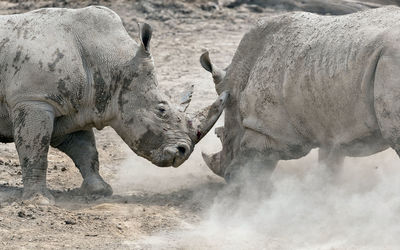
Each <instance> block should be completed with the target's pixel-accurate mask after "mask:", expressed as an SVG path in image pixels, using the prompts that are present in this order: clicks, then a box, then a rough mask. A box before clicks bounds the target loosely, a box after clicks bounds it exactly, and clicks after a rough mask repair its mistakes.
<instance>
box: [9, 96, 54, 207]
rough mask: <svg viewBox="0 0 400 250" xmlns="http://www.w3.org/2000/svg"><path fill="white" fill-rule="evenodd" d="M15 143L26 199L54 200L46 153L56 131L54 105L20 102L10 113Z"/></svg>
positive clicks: (44, 201) (41, 201) (23, 196)
mask: <svg viewBox="0 0 400 250" xmlns="http://www.w3.org/2000/svg"><path fill="white" fill-rule="evenodd" d="M11 117H12V120H13V129H14V140H15V146H16V148H17V151H18V156H19V160H20V164H21V168H22V181H23V184H24V189H23V195H22V198H23V199H31V198H35V200H36V201H37V202H39V203H48V202H53V201H54V198H53V196H52V195H51V194H50V192H49V191H48V189H47V187H46V171H47V153H48V150H49V145H50V139H51V134H52V131H53V122H54V111H53V108H52V107H51V106H50V105H48V104H46V103H42V102H36V101H31V102H25V103H18V104H17V105H15V106H14V108H13V109H12V112H11Z"/></svg>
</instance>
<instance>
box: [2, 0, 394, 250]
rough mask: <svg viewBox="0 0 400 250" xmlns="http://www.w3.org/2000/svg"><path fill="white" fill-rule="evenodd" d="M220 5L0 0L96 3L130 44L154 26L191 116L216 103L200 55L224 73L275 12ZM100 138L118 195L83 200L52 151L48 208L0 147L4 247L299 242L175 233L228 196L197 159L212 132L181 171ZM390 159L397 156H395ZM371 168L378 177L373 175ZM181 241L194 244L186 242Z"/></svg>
mask: <svg viewBox="0 0 400 250" xmlns="http://www.w3.org/2000/svg"><path fill="white" fill-rule="evenodd" d="M215 2H217V1H206V0H191V1H189V0H186V1H172V0H171V1H156V0H154V1H153V0H152V1H128V0H116V1H105V0H99V1H86V0H83V1H74V0H58V1H32V0H31V1H18V0H14V1H0V14H12V13H20V12H24V11H28V10H31V9H35V8H39V7H73V8H76V7H84V6H87V5H89V4H92V3H98V4H101V5H105V6H108V7H110V8H112V9H113V10H114V11H115V12H117V13H118V14H119V15H120V16H121V17H122V19H123V21H124V24H125V26H126V29H127V30H128V32H129V33H130V34H131V36H132V37H133V38H134V39H136V38H137V34H136V32H137V27H136V22H137V21H146V22H148V23H150V24H151V25H152V26H153V29H154V34H153V39H152V52H153V56H154V59H155V64H156V68H157V72H158V80H159V82H160V86H161V89H162V90H163V91H165V92H166V93H167V94H168V95H169V96H170V97H171V98H172V99H173V100H176V99H178V97H179V95H180V93H181V91H182V90H183V89H185V87H186V86H188V85H189V84H194V85H195V93H194V96H193V101H192V104H191V107H190V109H191V110H194V109H196V108H199V107H203V106H205V105H206V104H208V103H210V102H211V101H212V100H213V99H214V98H215V97H216V95H215V92H214V89H213V83H212V81H211V77H210V76H209V74H208V73H207V72H205V71H204V70H203V69H202V68H201V67H200V64H199V62H198V58H199V56H200V54H201V53H202V51H203V49H205V48H207V49H209V50H210V55H211V57H212V60H213V61H214V62H215V63H216V64H217V65H219V66H220V67H225V66H227V65H228V64H229V62H230V60H231V58H232V56H233V53H234V51H235V48H236V47H237V45H238V43H239V41H240V39H241V37H242V35H243V34H244V32H246V30H248V28H249V27H250V26H251V24H252V23H253V22H254V21H255V20H256V18H257V17H258V16H259V15H271V14H274V13H278V11H277V10H273V9H268V8H262V9H261V8H260V7H259V6H258V5H240V6H238V7H236V8H234V9H231V8H226V7H221V5H217V4H215ZM220 2H221V1H220ZM222 2H223V1H222ZM254 2H256V1H254ZM260 12H262V13H260ZM96 140H97V146H98V150H99V153H100V164H101V172H102V176H103V177H104V178H105V180H106V181H107V182H109V183H110V184H111V185H112V186H113V189H114V195H113V196H112V197H110V198H105V199H98V200H92V199H88V198H85V197H81V196H79V195H78V194H77V193H76V189H77V188H79V186H80V184H81V181H82V178H81V176H80V174H79V172H78V170H77V169H76V168H75V167H74V165H73V163H72V161H71V160H70V159H69V158H67V157H66V156H65V155H64V154H62V153H61V152H59V151H57V150H54V149H51V151H50V153H49V168H48V178H47V180H48V186H49V187H50V189H51V190H52V192H53V194H54V195H55V197H56V205H55V206H43V207H41V206H36V205H32V204H27V203H25V202H21V201H20V199H19V197H20V195H21V187H22V183H21V169H20V167H19V162H18V157H17V154H16V151H15V147H14V145H13V144H2V145H0V249H32V248H38V249H43V248H44V249H46V248H48V249H54V248H67V249H70V248H80V249H88V248H93V249H94V248H96V249H171V248H173V249H210V248H213V249H222V248H223V247H222V246H225V249H250V248H251V249H294V248H295V247H294V246H293V245H291V247H279V246H281V243H280V242H279V241H276V240H273V239H272V240H268V243H265V239H263V240H261V241H260V242H261V244H258V245H257V244H256V246H255V247H254V245H251V244H250V243H251V242H250V240H249V239H246V238H244V239H243V240H242V241H240V243H241V245H240V244H239V245H237V244H236V243H237V242H235V241H233V242H234V243H230V244H229V243H227V242H226V241H218V240H215V241H212V240H208V241H207V239H206V238H198V237H192V236H187V235H186V236H185V234H181V233H179V234H176V233H173V232H177V231H182V230H183V231H185V230H187V229H190V228H192V227H193V226H196V225H198V224H199V223H200V222H201V221H202V220H203V218H204V216H206V212H207V211H208V209H209V207H210V206H212V205H213V204H214V202H215V200H216V199H218V195H219V194H220V193H221V192H223V188H224V182H223V181H222V180H221V179H220V178H218V177H216V176H214V175H213V174H212V173H211V172H210V171H209V170H208V169H207V167H206V166H205V164H204V163H203V161H202V160H201V156H200V151H201V150H205V151H207V152H210V151H211V152H212V151H215V150H216V149H217V148H218V147H219V143H218V141H217V138H216V137H215V136H214V135H213V133H210V134H209V135H208V136H207V137H206V138H205V139H204V141H203V142H202V143H201V144H199V145H198V146H197V147H196V150H195V152H194V153H193V155H192V156H191V158H190V159H189V160H188V161H187V162H186V163H185V164H184V165H183V166H181V167H180V169H158V168H156V167H154V166H152V165H151V164H150V163H148V162H147V161H145V160H142V159H140V158H138V157H137V156H135V155H134V153H133V152H131V151H130V150H129V149H128V148H127V146H126V145H125V144H124V143H123V142H122V140H121V139H120V138H119V137H118V136H117V135H116V133H115V132H114V131H113V130H112V129H110V128H106V129H104V130H103V131H96ZM387 154H389V157H393V155H392V154H391V153H390V152H389V153H387ZM291 165H294V163H290V164H288V165H287V166H289V167H288V169H289V168H290V166H291ZM282 169H283V170H285V167H282ZM370 169H372V170H371V171H372V172H373V171H374V170H373V169H375V168H374V166H372V167H370ZM283 172H285V171H283ZM288 172H290V171H288ZM372 179H374V177H373V178H372ZM363 185H364V186H365V185H366V184H363ZM363 185H360V186H361V188H362V187H364V186H363ZM360 186H357V188H360ZM364 188H365V187H364ZM399 211H400V210H399ZM222 230H223V231H218V232H215V233H216V234H218V233H219V234H224V231H225V228H223V229H222ZM226 230H228V229H226ZM233 231H234V230H233ZM300 231H301V230H300ZM234 232H236V231H234ZM239 234H240V235H241V236H242V235H243V234H242V232H239ZM159 235H163V240H160V239H159V238H157V237H159ZM180 237H187V239H188V240H187V241H184V240H183V241H182V239H181V238H180ZM211 238H212V237H211ZM238 238H240V237H238ZM217 239H218V238H217ZM253 243H254V242H253ZM264 243H265V244H264ZM221 244H222V245H221ZM283 245H284V246H287V245H285V244H283ZM378 245H379V244H378ZM305 249H307V248H305ZM317 249H322V248H317ZM324 249H343V248H324ZM350 249H357V248H350ZM394 249H395V248H394Z"/></svg>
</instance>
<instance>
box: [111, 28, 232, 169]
mask: <svg viewBox="0 0 400 250" xmlns="http://www.w3.org/2000/svg"><path fill="white" fill-rule="evenodd" d="M139 30H140V31H139V33H140V34H139V35H140V42H141V44H140V46H139V48H138V50H137V52H136V54H135V56H134V58H133V59H132V60H131V62H130V63H129V66H128V67H129V70H128V71H129V74H128V76H127V77H125V79H123V80H122V82H123V83H122V87H121V90H120V92H119V96H118V100H117V102H118V104H117V105H116V106H117V107H118V108H117V109H118V110H117V112H116V113H117V114H118V115H117V117H116V118H115V119H114V120H113V121H112V124H111V126H112V127H113V128H114V129H115V130H116V132H117V133H118V134H119V135H120V136H121V138H122V139H123V140H124V141H125V142H126V143H127V144H128V146H129V147H130V148H131V149H132V150H133V151H134V152H135V153H136V154H138V155H140V156H142V157H144V158H146V159H148V160H150V161H151V162H152V163H154V164H156V165H157V166H160V167H167V166H174V167H178V166H179V165H181V164H182V163H183V162H184V161H185V160H186V159H187V158H188V157H189V155H190V154H191V152H192V151H193V148H194V145H195V144H196V143H197V142H199V141H200V139H201V138H202V137H203V136H204V135H205V134H206V133H207V132H208V131H209V130H210V129H211V127H212V126H213V124H214V123H215V122H216V120H217V119H218V117H219V116H220V115H221V113H222V111H223V109H224V106H225V101H226V99H227V97H228V94H227V93H225V92H224V93H222V94H221V95H220V97H219V98H218V99H217V100H216V101H215V102H214V104H213V105H211V106H210V107H208V108H205V109H203V110H202V111H200V112H198V113H196V114H195V115H194V116H193V117H188V116H187V115H186V114H185V113H184V112H183V111H182V110H178V107H175V106H174V105H172V104H171V103H170V101H169V100H168V98H166V97H165V96H164V95H162V94H161V93H160V92H159V90H158V88H157V85H158V84H157V79H156V75H155V69H154V63H153V59H152V56H151V53H150V39H151V35H152V30H151V26H150V25H148V24H140V25H139Z"/></svg>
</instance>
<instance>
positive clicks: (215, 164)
mask: <svg viewBox="0 0 400 250" xmlns="http://www.w3.org/2000/svg"><path fill="white" fill-rule="evenodd" d="M201 155H202V156H203V160H204V162H205V163H206V164H207V166H208V168H210V169H211V171H213V173H214V174H216V175H219V176H221V177H224V171H223V169H221V152H218V153H215V154H212V155H209V154H206V153H204V152H202V153H201Z"/></svg>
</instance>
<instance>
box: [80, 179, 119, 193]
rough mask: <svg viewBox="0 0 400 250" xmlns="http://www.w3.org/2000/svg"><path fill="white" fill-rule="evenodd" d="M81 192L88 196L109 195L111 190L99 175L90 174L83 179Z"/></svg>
mask: <svg viewBox="0 0 400 250" xmlns="http://www.w3.org/2000/svg"><path fill="white" fill-rule="evenodd" d="M81 192H82V193H83V194H84V195H88V196H92V195H94V196H110V195H112V193H113V190H112V188H111V186H110V185H109V184H108V183H107V182H105V181H104V180H103V178H101V176H100V175H92V176H90V177H87V178H85V179H84V180H83V183H82V186H81Z"/></svg>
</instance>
